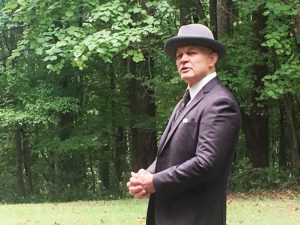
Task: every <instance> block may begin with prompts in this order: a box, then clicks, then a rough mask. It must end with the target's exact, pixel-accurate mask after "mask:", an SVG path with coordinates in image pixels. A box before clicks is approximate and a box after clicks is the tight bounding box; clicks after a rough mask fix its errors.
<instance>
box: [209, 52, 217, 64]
mask: <svg viewBox="0 0 300 225" xmlns="http://www.w3.org/2000/svg"><path fill="white" fill-rule="evenodd" d="M217 61H218V54H217V53H215V52H213V53H211V54H210V57H209V65H210V66H214V65H216V63H217Z"/></svg>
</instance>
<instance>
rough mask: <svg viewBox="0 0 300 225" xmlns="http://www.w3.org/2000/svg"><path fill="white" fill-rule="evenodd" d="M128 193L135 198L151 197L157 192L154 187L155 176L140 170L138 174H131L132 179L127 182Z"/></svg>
mask: <svg viewBox="0 0 300 225" xmlns="http://www.w3.org/2000/svg"><path fill="white" fill-rule="evenodd" d="M127 188H128V193H129V194H130V195H132V196H134V197H135V198H145V197H149V196H150V194H151V193H154V192H155V189H154V186H153V174H152V173H150V172H148V171H146V170H144V169H140V170H139V171H138V172H137V173H134V172H131V177H130V179H129V181H128V182H127Z"/></svg>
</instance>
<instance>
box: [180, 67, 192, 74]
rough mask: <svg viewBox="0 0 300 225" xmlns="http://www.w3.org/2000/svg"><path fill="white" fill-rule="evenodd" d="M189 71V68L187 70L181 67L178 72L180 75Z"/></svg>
mask: <svg viewBox="0 0 300 225" xmlns="http://www.w3.org/2000/svg"><path fill="white" fill-rule="evenodd" d="M190 70H191V68H189V67H185V66H184V67H182V68H181V69H180V72H181V73H186V72H188V71H190Z"/></svg>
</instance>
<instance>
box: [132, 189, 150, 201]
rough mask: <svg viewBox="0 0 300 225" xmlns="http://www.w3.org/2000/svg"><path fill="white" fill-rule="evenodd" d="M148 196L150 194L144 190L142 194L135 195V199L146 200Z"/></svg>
mask: <svg viewBox="0 0 300 225" xmlns="http://www.w3.org/2000/svg"><path fill="white" fill-rule="evenodd" d="M147 196H148V194H147V192H146V191H145V190H144V189H143V190H141V191H140V192H137V193H135V194H134V197H135V198H139V199H141V198H145V197H147Z"/></svg>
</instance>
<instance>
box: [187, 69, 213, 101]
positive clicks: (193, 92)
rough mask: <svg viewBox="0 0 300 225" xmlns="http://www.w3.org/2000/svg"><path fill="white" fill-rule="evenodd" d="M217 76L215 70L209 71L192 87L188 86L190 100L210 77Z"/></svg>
mask: <svg viewBox="0 0 300 225" xmlns="http://www.w3.org/2000/svg"><path fill="white" fill-rule="evenodd" d="M216 76H217V73H216V72H213V73H210V74H208V75H206V76H205V77H203V78H202V79H201V80H200V81H198V82H197V83H196V84H194V85H193V86H192V87H188V89H189V90H190V96H191V100H192V99H193V98H194V97H195V96H196V95H197V94H198V92H199V91H200V90H201V89H202V88H203V87H204V86H205V85H206V84H207V83H208V82H209V81H211V80H212V79H214V78H215V77H216Z"/></svg>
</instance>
